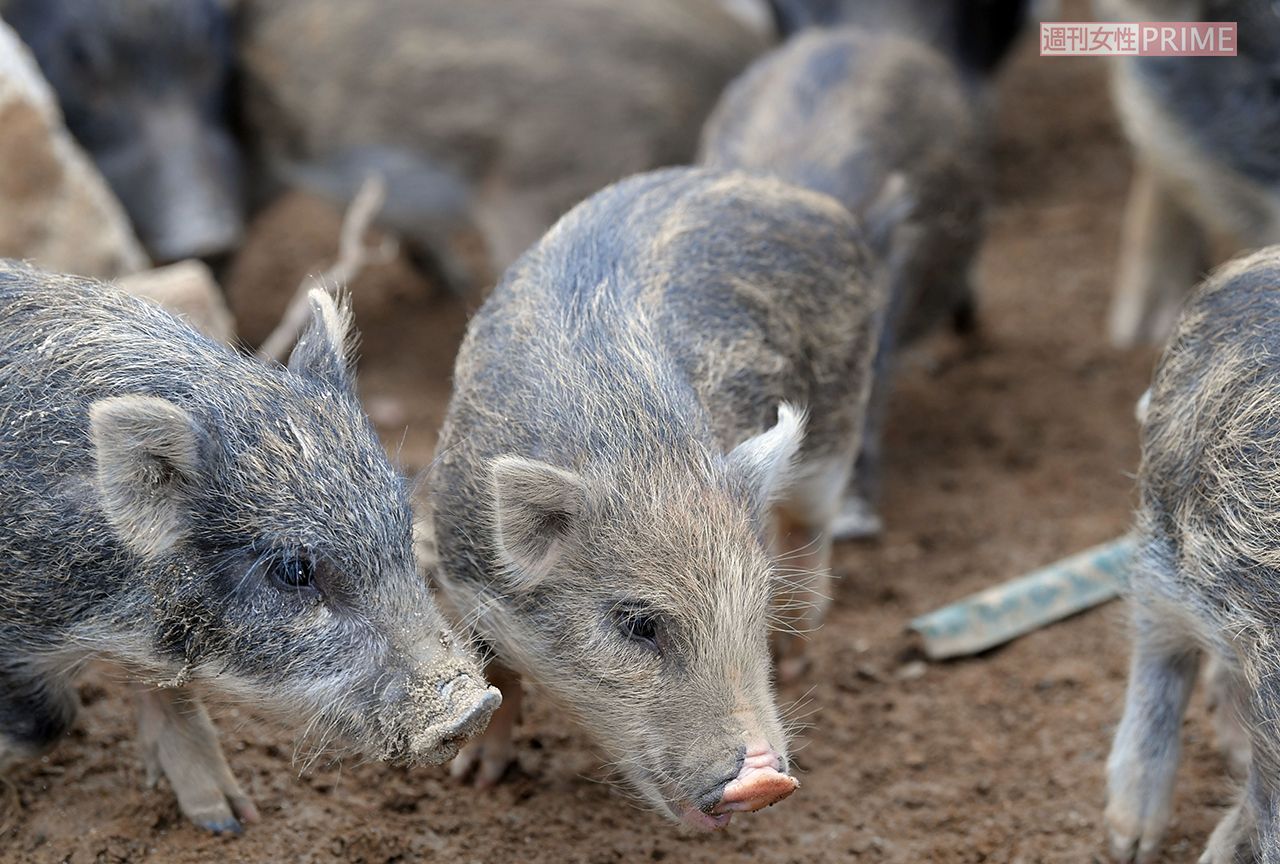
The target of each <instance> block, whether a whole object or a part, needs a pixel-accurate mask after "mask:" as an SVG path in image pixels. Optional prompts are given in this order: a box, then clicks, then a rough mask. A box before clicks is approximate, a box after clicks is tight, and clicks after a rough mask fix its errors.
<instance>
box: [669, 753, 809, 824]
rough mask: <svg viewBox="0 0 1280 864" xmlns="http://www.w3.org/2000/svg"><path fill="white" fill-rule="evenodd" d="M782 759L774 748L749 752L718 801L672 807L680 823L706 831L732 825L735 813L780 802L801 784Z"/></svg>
mask: <svg viewBox="0 0 1280 864" xmlns="http://www.w3.org/2000/svg"><path fill="white" fill-rule="evenodd" d="M780 767H781V759H780V758H779V756H778V754H777V753H775V752H773V751H772V750H767V749H764V750H759V751H753V752H750V753H748V754H747V756H746V757H745V758H744V759H743V762H742V767H741V769H739V771H738V775H737V776H736V777H734V778H733V779H732V780H730V781H729V782H728V783H726V784H725V785H724V789H723V791H722V792H721V793H720V797H719V800H717V801H715V802H714V803H713V804H712V805H711V806H710V807H707V806H706V805H704V806H703V807H698V806H695V805H693V804H686V805H684V806H682V807H678V808H672V809H673V810H674V811H675V814H676V816H677V818H679V819H680V821H681V822H683V823H685V824H686V825H689V826H690V827H693V828H698V829H701V830H703V831H718V830H719V829H721V828H724V827H725V826H727V825H728V824H729V820H730V819H732V818H733V814H734V813H740V812H746V813H753V812H755V811H756V810H763V809H764V808H765V807H769V806H772V805H774V804H777V803H778V802H779V801H781V800H782V799H784V798H786V797H787V796H789V795H790V794H791V793H792V792H794V791H796V789H798V788H799V786H800V781H799V780H797V779H796V778H794V777H792V776H791V775H790V774H784V773H782V771H781V770H779V769H780Z"/></svg>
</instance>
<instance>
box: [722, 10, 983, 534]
mask: <svg viewBox="0 0 1280 864" xmlns="http://www.w3.org/2000/svg"><path fill="white" fill-rule="evenodd" d="M981 139H982V136H981V134H980V131H979V124H978V120H977V117H976V113H975V109H974V105H973V102H972V99H971V98H970V96H969V94H968V93H967V92H966V91H965V89H964V87H963V86H962V84H961V82H960V79H959V77H958V76H957V74H956V72H955V70H954V69H952V68H951V67H950V66H949V65H948V64H947V63H946V61H945V60H943V58H942V57H941V56H940V55H939V54H937V53H936V52H934V51H933V50H931V49H930V48H928V47H927V46H925V45H923V44H921V43H918V42H916V41H913V40H910V39H906V38H902V37H897V36H893V35H889V34H885V33H873V32H871V31H866V30H860V29H856V28H850V27H841V28H835V29H830V30H808V31H805V32H802V33H801V34H800V35H798V36H795V37H793V38H792V39H790V40H789V41H788V42H787V43H785V44H784V45H783V46H781V47H780V48H777V49H776V50H774V51H773V52H771V53H770V54H767V55H765V56H764V57H763V58H761V59H760V60H757V61H756V62H755V63H754V64H753V65H752V66H751V68H750V69H748V70H747V71H746V72H745V73H744V74H743V75H742V76H741V77H740V78H739V79H738V80H736V81H735V82H734V83H733V84H732V85H731V86H730V87H729V88H728V89H727V90H726V91H725V94H724V96H723V97H722V98H721V100H720V104H719V105H718V106H717V107H716V109H715V111H714V112H713V113H712V115H711V118H710V120H709V121H708V122H707V126H706V129H705V130H704V133H703V141H702V156H701V161H702V162H703V164H706V165H710V166H712V167H717V168H730V169H740V170H746V171H751V172H753V173H759V174H768V175H771V176H774V177H779V178H781V179H783V180H786V181H787V182H789V183H794V184H797V185H799V186H803V187H806V188H809V189H814V190H816V191H818V192H823V193H826V194H828V195H831V196H832V197H834V198H835V199H836V200H837V201H839V202H840V203H842V204H844V205H845V207H847V208H848V209H849V211H850V212H851V213H853V214H854V215H856V216H857V217H858V218H859V220H860V221H861V222H862V224H863V225H864V226H865V230H866V235H867V237H868V239H869V240H870V242H871V243H872V247H873V250H874V251H875V252H877V253H878V255H879V257H880V258H881V260H882V262H883V265H884V267H885V270H886V273H887V277H886V278H887V280H888V292H889V311H888V315H887V316H886V318H885V332H884V334H883V335H882V337H881V340H880V356H879V357H878V358H877V361H876V381H875V384H874V389H873V393H872V397H871V407H870V410H869V411H868V412H867V415H866V416H867V429H866V433H865V435H864V436H863V439H862V440H863V451H862V453H861V454H860V456H859V460H858V466H857V469H856V470H855V472H854V487H853V488H852V489H851V490H850V501H849V502H848V503H847V505H846V512H845V515H844V516H842V518H841V523H842V527H841V530H840V534H841V535H842V536H857V535H863V534H872V533H875V532H876V531H878V529H879V518H878V517H877V516H876V515H875V509H876V506H875V505H876V502H877V499H878V497H879V487H880V461H881V458H880V450H881V443H880V442H881V431H882V427H883V423H884V414H885V410H886V405H887V402H888V395H889V390H890V381H891V377H892V376H891V367H892V357H893V353H894V351H895V349H896V348H898V347H900V346H902V345H904V344H907V343H909V342H911V341H912V340H914V339H916V338H918V337H919V336H921V335H922V334H924V333H925V332H927V331H928V330H929V329H930V328H932V327H934V326H936V325H937V324H938V323H939V322H940V321H943V320H947V319H948V318H952V319H954V318H955V317H956V316H960V317H961V318H965V317H967V316H971V315H972V309H971V305H972V296H971V293H972V292H971V287H970V286H971V271H972V268H973V258H974V255H975V253H976V251H977V248H978V245H979V243H980V241H981V238H982V223H983V210H984V201H983V182H982V181H983V175H984V164H983V163H984V158H983V157H984V152H985V148H984V144H983V141H982V140H981Z"/></svg>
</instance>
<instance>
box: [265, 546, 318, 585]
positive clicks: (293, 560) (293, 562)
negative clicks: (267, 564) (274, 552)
mask: <svg viewBox="0 0 1280 864" xmlns="http://www.w3.org/2000/svg"><path fill="white" fill-rule="evenodd" d="M271 581H272V582H274V583H275V585H276V587H277V588H279V589H280V590H282V591H314V590H316V565H315V562H314V561H313V560H312V558H311V556H310V555H306V554H301V553H291V554H286V555H282V556H280V557H279V558H277V559H276V560H275V562H274V563H273V564H272V565H271Z"/></svg>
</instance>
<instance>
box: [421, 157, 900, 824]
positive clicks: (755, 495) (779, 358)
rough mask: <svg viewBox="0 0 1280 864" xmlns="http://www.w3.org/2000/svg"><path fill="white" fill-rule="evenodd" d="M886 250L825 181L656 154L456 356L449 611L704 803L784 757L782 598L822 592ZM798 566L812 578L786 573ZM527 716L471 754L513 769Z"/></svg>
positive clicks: (529, 259) (798, 609) (443, 454)
mask: <svg viewBox="0 0 1280 864" xmlns="http://www.w3.org/2000/svg"><path fill="white" fill-rule="evenodd" d="M868 264H869V261H868V254H867V253H866V252H865V251H864V249H863V247H862V246H861V244H860V242H859V240H858V232H857V228H856V226H855V224H854V222H853V219H852V217H851V216H850V215H849V214H848V213H847V212H846V211H845V210H844V208H842V207H841V206H840V205H839V204H838V203H837V202H836V201H834V200H832V199H830V198H828V197H826V196H823V195H818V194H816V193H813V192H810V191H807V190H801V189H797V188H795V187H791V186H788V185H787V184H784V183H781V182H780V181H777V180H772V179H764V178H754V177H750V176H748V175H744V174H737V173H726V172H721V171H711V170H706V169H698V168H684V169H669V170H665V171H659V172H653V173H649V174H644V175H640V176H637V177H633V178H630V179H628V180H625V181H623V182H621V183H618V184H616V185H614V186H611V187H609V188H607V189H605V190H604V191H602V192H600V193H598V194H596V195H595V196H593V197H592V198H590V199H588V201H586V202H585V203H583V204H582V205H580V206H578V207H577V208H575V209H574V210H572V211H571V212H570V213H569V214H568V215H567V216H565V217H564V218H563V219H561V220H560V221H559V223H557V224H556V226H555V227H553V228H552V229H551V231H549V232H548V233H547V235H546V236H545V237H544V238H543V239H542V241H540V242H539V243H538V244H537V245H535V246H534V247H533V248H532V249H531V250H530V251H529V252H528V253H526V254H525V255H524V256H523V257H522V258H521V259H520V260H519V261H518V262H517V263H516V265H515V266H514V267H513V268H511V270H510V271H508V273H507V275H506V277H505V278H504V279H503V281H502V282H501V283H500V284H499V286H498V287H497V288H496V289H495V290H494V292H493V294H492V295H491V297H490V298H489V300H488V301H487V302H486V303H485V304H484V306H483V307H482V308H481V310H480V311H479V313H478V314H477V315H476V317H475V318H474V320H473V321H472V322H471V326H470V328H469V329H468V332H467V336H466V339H465V341H464V343H463V346H462V349H461V352H460V354H459V356H458V362H457V367H456V372H455V389H454V395H453V399H452V401H451V403H450V406H449V411H448V415H447V417H446V420H445V424H444V427H443V429H442V431H441V437H440V443H439V449H438V452H437V462H436V468H435V474H434V478H433V484H432V490H433V495H432V498H431V518H432V520H433V521H432V526H433V528H434V535H435V541H436V543H437V544H438V549H439V573H438V578H439V580H440V583H441V585H442V586H443V592H442V596H443V598H444V600H445V603H446V606H447V607H449V608H451V609H452V611H453V612H454V613H455V614H456V615H457V616H458V619H459V620H460V621H462V622H464V623H466V624H467V625H469V626H471V627H473V628H474V629H475V630H476V632H477V633H478V634H479V636H480V638H481V639H482V640H483V641H484V642H486V643H488V644H490V645H491V646H492V647H493V648H494V650H495V651H496V654H497V657H498V658H499V660H500V661H501V663H502V664H504V665H505V666H508V667H511V668H513V669H515V670H517V671H518V672H519V673H522V674H524V675H527V676H528V677H529V678H531V679H532V680H533V681H535V682H536V683H537V685H538V687H539V690H540V692H544V693H545V694H546V695H547V696H549V697H550V698H551V699H553V700H554V701H555V702H556V703H557V704H559V705H560V706H561V707H562V708H563V709H564V710H565V711H566V713H567V714H569V715H570V716H573V717H575V718H577V720H578V721H579V722H580V723H581V724H583V726H584V727H585V728H586V729H587V730H588V731H589V732H590V733H591V734H592V736H593V737H594V739H595V740H596V741H597V742H598V743H599V744H600V745H601V746H602V747H603V748H604V749H605V750H606V751H608V753H609V754H610V755H611V756H612V757H613V758H614V759H615V760H616V765H617V766H618V768H619V769H620V772H621V774H622V775H623V777H625V778H626V780H628V781H629V782H630V784H631V786H632V787H633V788H634V789H635V790H636V791H637V792H638V793H639V794H640V796H641V797H642V798H643V800H644V801H646V802H648V803H649V804H650V805H651V806H653V807H655V808H656V809H659V810H661V811H662V812H664V813H666V814H668V815H674V816H679V817H682V818H685V819H686V821H693V822H694V824H698V818H697V817H698V813H699V812H700V813H702V814H711V813H713V812H719V811H715V807H716V805H717V801H718V800H719V799H720V796H721V793H722V792H723V791H724V789H725V786H726V783H727V782H729V781H730V780H732V779H733V778H734V777H735V776H738V772H739V770H740V769H741V767H742V766H743V759H744V753H745V752H746V749H747V745H751V744H752V743H753V742H757V743H758V742H761V741H764V742H767V744H768V746H769V747H770V748H772V751H773V752H774V753H775V754H778V765H779V767H780V770H781V771H783V772H785V771H786V770H787V760H786V742H785V740H783V736H784V732H783V730H782V728H781V725H780V721H779V717H778V712H777V708H776V706H775V703H774V697H773V692H772V688H771V686H770V675H769V664H770V661H769V653H768V647H767V635H768V630H769V627H768V624H769V617H770V603H771V601H773V600H774V599H775V597H776V595H779V594H781V595H784V597H789V599H790V601H791V602H792V606H791V608H785V609H782V610H781V616H780V617H781V619H782V620H781V622H780V624H781V626H783V627H787V628H794V629H806V628H807V627H808V626H811V624H812V622H813V621H814V620H815V619H817V618H819V617H820V615H821V611H822V607H823V604H824V602H825V601H824V599H823V598H824V597H825V594H826V590H825V589H826V586H825V584H818V583H820V582H822V580H825V578H826V573H825V571H824V570H823V569H822V568H824V567H825V565H826V560H825V559H826V555H827V553H828V551H829V545H830V539H829V536H828V533H827V523H828V522H829V520H830V519H831V518H832V516H833V515H834V512H835V510H836V508H837V506H838V503H839V497H840V492H841V490H842V488H843V484H844V479H845V477H846V476H847V473H848V471H849V468H850V466H851V464H852V460H853V457H854V453H855V448H856V439H857V432H858V428H859V426H860V420H861V418H860V412H861V410H862V406H863V404H864V402H865V399H866V395H867V389H868V385H869V382H870V365H871V358H872V355H873V353H874V350H875V332H876V319H877V316H878V315H879V312H880V308H879V306H880V304H879V298H878V296H877V293H876V289H875V287H874V286H873V285H872V284H871V282H870V280H869V278H868ZM789 405H792V406H799V409H802V410H804V411H807V415H808V419H807V423H806V422H805V421H804V420H803V418H802V415H801V414H800V412H799V410H797V408H793V407H789ZM802 426H803V427H804V433H803V443H800V439H801V427H802ZM771 509H772V510H774V511H775V512H776V513H778V514H779V516H780V517H781V518H779V519H778V521H777V523H776V527H771V525H770V521H771V520H770V510H771ZM775 530H776V533H777V536H776V538H774V537H771V534H774V532H775ZM774 539H776V540H777V542H778V543H779V549H778V551H780V552H781V556H782V557H781V560H779V561H777V562H774V561H772V560H771V555H770V553H771V551H773V550H771V543H772V542H773V540H774ZM788 568H797V569H799V570H804V571H808V570H814V571H818V572H814V573H808V572H805V573H803V574H801V578H800V579H799V580H798V581H800V582H803V581H804V577H809V578H812V579H813V580H815V583H814V584H809V585H803V584H802V585H799V586H797V587H796V590H795V591H794V593H793V594H790V595H788V591H787V590H785V589H787V588H788V584H787V583H788V582H789V581H790V580H789V576H790V574H791V573H792V572H793V571H791V570H789V569H788ZM517 686H518V685H517ZM513 695H515V693H513V692H507V693H504V699H511V697H512V696H513ZM512 704H514V700H512V701H509V702H504V706H503V709H504V710H505V709H506V708H507V707H508V706H509V705H512ZM499 713H500V714H501V713H502V712H501V711H500V712H499ZM504 726H505V728H509V725H506V724H500V722H499V718H498V717H495V719H494V723H493V725H492V726H491V727H490V731H489V733H486V736H485V738H484V739H481V743H479V744H478V745H477V744H473V745H469V749H468V750H464V755H467V756H468V760H469V761H472V762H474V761H479V762H480V770H481V772H482V774H484V775H485V777H486V778H487V779H489V780H492V779H496V777H497V776H500V774H501V771H502V769H503V768H504V767H505V766H506V764H507V760H508V759H509V758H510V744H509V741H508V740H502V739H500V738H497V737H496V736H497V735H498V734H500V733H501V731H502V730H503V729H504ZM462 767H463V769H465V768H467V767H469V765H467V764H465V763H464V764H463V766H462ZM704 827H718V826H714V825H712V826H707V825H704Z"/></svg>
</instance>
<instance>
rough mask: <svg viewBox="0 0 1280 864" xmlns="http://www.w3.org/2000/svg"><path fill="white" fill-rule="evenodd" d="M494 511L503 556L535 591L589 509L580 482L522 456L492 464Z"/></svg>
mask: <svg viewBox="0 0 1280 864" xmlns="http://www.w3.org/2000/svg"><path fill="white" fill-rule="evenodd" d="M492 478H493V512H494V529H495V534H496V536H495V540H496V541H497V548H498V553H499V555H500V556H501V557H502V558H503V559H504V563H505V564H507V566H508V568H509V570H510V574H511V576H512V577H513V581H515V582H516V583H517V584H519V585H523V586H524V587H531V586H532V585H534V584H535V583H537V582H538V581H540V580H542V579H543V578H544V577H545V576H546V575H547V574H548V573H549V572H550V571H551V568H552V567H554V566H555V564H556V562H557V561H559V560H560V559H561V558H562V556H563V555H564V553H565V552H566V551H567V546H568V544H570V543H572V542H573V537H574V536H575V535H576V533H577V529H578V525H579V522H580V520H581V519H582V518H583V515H584V513H585V510H586V502H587V488H586V484H585V483H584V482H583V480H582V478H581V477H580V476H578V475H577V474H574V473H573V472H572V471H565V470H564V469H562V468H556V467H555V466H554V465H548V464H547V463H545V462H538V461H536V460H533V459H524V458H522V457H519V456H500V457H498V458H497V459H495V460H494V462H493V468H492Z"/></svg>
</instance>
